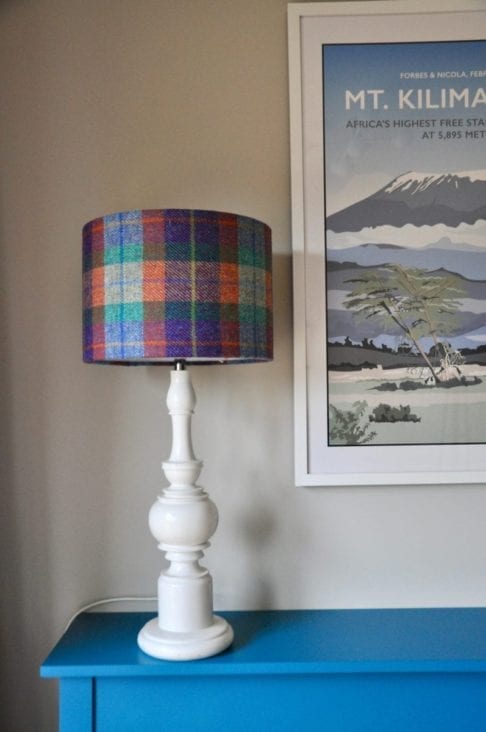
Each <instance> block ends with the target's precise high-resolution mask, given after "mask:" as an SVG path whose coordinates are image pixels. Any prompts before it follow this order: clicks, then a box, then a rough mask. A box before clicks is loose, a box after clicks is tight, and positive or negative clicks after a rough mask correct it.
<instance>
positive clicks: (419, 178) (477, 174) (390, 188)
mask: <svg viewBox="0 0 486 732" xmlns="http://www.w3.org/2000/svg"><path fill="white" fill-rule="evenodd" d="M478 181H480V182H486V170H469V171H463V172H459V173H420V172H418V171H415V170H409V171H408V172H406V173H402V174H401V175H399V176H397V177H396V178H394V179H393V180H392V181H391V182H390V183H388V184H387V185H386V186H385V187H384V188H382V189H381V191H383V192H384V193H394V192H395V191H400V192H402V191H408V192H409V193H410V194H411V195H415V194H416V193H420V192H421V191H424V190H426V189H427V188H430V187H431V186H434V187H435V186H441V185H446V186H452V187H455V188H459V186H460V185H461V184H466V185H467V184H468V183H469V184H470V183H475V182H478Z"/></svg>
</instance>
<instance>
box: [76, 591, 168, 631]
mask: <svg viewBox="0 0 486 732" xmlns="http://www.w3.org/2000/svg"><path fill="white" fill-rule="evenodd" d="M156 600H157V597H107V598H106V599H104V600H95V601H94V602H90V603H88V604H87V605H83V607H81V608H79V610H76V612H75V613H74V615H72V617H71V618H70V619H69V621H68V623H67V625H66V627H65V628H64V630H63V635H64V633H65V632H66V631H67V629H68V628H69V627H70V625H71V624H72V623H73V622H74V621H75V620H76V618H77V617H78V615H81V613H84V612H86V611H87V610H91V608H93V607H98V606H99V605H108V604H110V603H112V602H155V601H156Z"/></svg>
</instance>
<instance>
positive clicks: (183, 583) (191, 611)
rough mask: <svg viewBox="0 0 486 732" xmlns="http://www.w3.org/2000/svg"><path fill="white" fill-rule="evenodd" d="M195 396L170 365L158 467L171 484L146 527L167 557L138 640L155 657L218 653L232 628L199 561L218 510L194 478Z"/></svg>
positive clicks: (184, 657)
mask: <svg viewBox="0 0 486 732" xmlns="http://www.w3.org/2000/svg"><path fill="white" fill-rule="evenodd" d="M195 404H196V397H195V394H194V389H193V388H192V383H191V379H190V376H189V372H188V371H186V370H185V369H184V368H181V364H179V368H176V369H175V370H174V371H171V385H170V388H169V392H168V394H167V406H168V408H169V413H170V415H171V419H172V450H171V454H170V457H169V460H167V461H165V462H164V463H162V467H163V470H164V473H165V476H166V478H167V480H168V481H169V483H170V485H169V486H168V487H167V488H164V490H163V491H162V495H160V496H159V497H158V498H157V500H156V501H155V503H154V504H153V506H152V508H151V509H150V513H149V526H150V530H151V532H152V534H153V536H154V537H155V539H156V540H157V542H158V544H159V549H161V550H162V551H163V552H164V553H165V556H166V559H167V560H168V561H169V566H168V567H167V568H166V569H165V570H164V571H163V572H162V573H161V575H160V577H159V583H158V616H157V618H154V619H153V620H151V621H150V622H148V623H147V624H146V625H145V626H144V627H143V628H142V629H141V631H140V633H139V635H138V645H139V647H140V648H141V649H142V651H145V653H148V654H149V655H150V656H154V657H155V658H165V659H167V660H170V661H189V660H194V659H197V658H205V657H207V656H213V655H215V654H216V653H221V651H224V650H225V649H226V648H228V646H229V645H230V644H231V642H232V640H233V631H232V629H231V627H230V626H229V625H228V623H227V622H226V620H223V618H220V617H218V616H217V615H213V589H212V579H211V575H210V574H209V572H208V570H207V569H206V568H205V567H203V566H201V564H199V560H200V559H201V558H202V556H203V553H204V550H205V549H206V548H207V547H208V546H209V539H210V538H211V536H212V535H213V534H214V532H215V531H216V527H217V525H218V511H217V509H216V506H215V505H214V503H213V502H212V501H211V499H210V498H209V496H208V494H207V493H206V491H204V490H203V489H202V488H201V487H200V486H198V485H197V484H196V481H197V479H198V477H199V474H200V472H201V468H202V462H201V461H200V460H196V458H195V457H194V453H193V449H192V443H191V417H192V414H193V412H194V407H195Z"/></svg>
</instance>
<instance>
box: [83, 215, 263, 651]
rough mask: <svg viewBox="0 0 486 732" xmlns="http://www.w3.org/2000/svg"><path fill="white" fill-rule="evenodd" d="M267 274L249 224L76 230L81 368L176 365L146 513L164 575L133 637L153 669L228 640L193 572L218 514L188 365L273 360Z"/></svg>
mask: <svg viewBox="0 0 486 732" xmlns="http://www.w3.org/2000/svg"><path fill="white" fill-rule="evenodd" d="M271 272H272V258H271V232H270V229H269V227H268V226H267V225H266V224H264V223H262V222H261V221H257V220H255V219H252V218H249V217H247V216H240V215H237V214H232V213H221V212H217V211H200V210H180V209H166V210H160V209H157V210H136V211H125V212H122V213H115V214H111V215H108V216H103V217H101V218H97V219H94V220H93V221H90V222H89V223H87V224H86V225H85V226H84V228H83V355H84V361H85V362H86V363H95V364H96V363H98V364H124V365H127V364H140V365H147V364H164V363H169V364H172V365H173V369H172V371H171V374H170V376H171V380H170V387H169V391H168V395H167V406H168V409H169V413H170V416H171V421H172V449H171V452H170V457H169V459H168V460H167V461H166V462H164V463H162V468H163V471H164V474H165V476H166V478H167V480H168V482H169V486H168V487H166V488H164V489H163V490H162V494H161V495H160V496H159V497H158V498H157V499H156V501H155V503H154V504H153V506H152V508H151V509H150V512H149V526H150V530H151V532H152V534H153V536H154V537H155V539H156V540H157V542H158V544H159V548H160V549H161V550H162V551H163V552H165V556H166V559H167V560H168V562H169V566H168V567H167V569H165V570H164V571H163V572H162V573H161V575H160V577H159V581H158V615H157V617H156V618H154V619H153V620H151V621H149V622H148V623H147V624H146V625H145V626H144V627H143V628H142V629H141V630H140V633H139V635H138V645H139V647H140V648H141V649H142V650H143V651H145V652H146V653H148V654H149V655H151V656H154V657H156V658H163V659H169V660H190V659H197V658H204V657H207V656H212V655H214V654H216V653H220V652H221V651H223V650H224V649H225V648H227V647H228V646H229V645H230V644H231V642H232V640H233V631H232V629H231V627H230V626H229V624H228V623H227V622H226V621H225V620H224V619H223V618H221V617H219V616H217V615H213V596H212V579H211V575H210V574H209V572H208V570H207V569H206V568H205V567H203V566H201V565H200V563H199V560H200V559H201V557H202V556H203V552H204V549H206V548H207V547H208V546H209V543H208V542H209V539H210V538H211V536H212V535H213V534H214V532H215V530H216V527H217V523H218V512H217V509H216V506H215V505H214V503H213V502H212V501H211V500H210V498H209V496H208V494H207V493H206V492H205V490H203V488H201V487H200V486H198V485H197V484H196V481H197V479H198V477H199V474H200V472H201V469H202V465H203V464H202V462H201V461H200V460H197V459H196V458H195V456H194V452H193V448H192V441H191V417H192V414H193V413H194V408H195V395H194V390H193V387H192V384H191V379H190V374H189V370H188V369H187V368H186V365H187V364H189V363H190V364H193V363H199V364H201V363H202V364H210V363H246V362H258V361H268V360H271V359H272V349H273V340H272V282H271V277H272V274H271ZM210 427H211V428H213V429H214V425H210ZM215 439H219V437H218V436H217V435H216V434H215Z"/></svg>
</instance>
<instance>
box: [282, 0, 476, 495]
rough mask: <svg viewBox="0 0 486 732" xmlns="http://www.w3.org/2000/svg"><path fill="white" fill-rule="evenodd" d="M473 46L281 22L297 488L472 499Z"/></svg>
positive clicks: (393, 9)
mask: <svg viewBox="0 0 486 732" xmlns="http://www.w3.org/2000/svg"><path fill="white" fill-rule="evenodd" d="M483 36H486V4H485V3H479V2H476V3H468V2H454V3H451V2H450V1H448V0H443V1H440V2H435V1H434V0H432V1H431V0H429V1H428V2H420V3H416V2H415V0H411V1H407V2H404V1H402V0H397V1H394V2H386V1H385V2H358V3H357V2H345V3H341V2H337V3H333V2H330V3H329V2H326V3H298V4H291V5H289V61H290V107H291V148H292V237H293V265H294V349H295V468H296V483H297V485H359V484H411V483H421V484H423V483H480V482H486V40H485V38H484V37H483Z"/></svg>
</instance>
